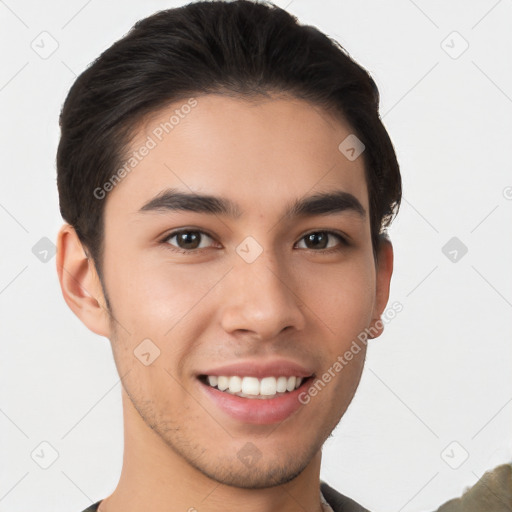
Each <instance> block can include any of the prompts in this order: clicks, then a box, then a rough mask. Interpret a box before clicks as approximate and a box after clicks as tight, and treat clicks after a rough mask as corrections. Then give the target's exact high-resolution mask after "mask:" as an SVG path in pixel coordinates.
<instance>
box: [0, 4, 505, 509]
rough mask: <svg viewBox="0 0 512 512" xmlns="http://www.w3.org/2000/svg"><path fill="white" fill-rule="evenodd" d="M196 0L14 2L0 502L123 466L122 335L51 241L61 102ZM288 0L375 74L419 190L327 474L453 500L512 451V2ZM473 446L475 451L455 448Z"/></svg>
mask: <svg viewBox="0 0 512 512" xmlns="http://www.w3.org/2000/svg"><path fill="white" fill-rule="evenodd" d="M184 3H185V2H178V1H175V2H173V1H165V2H164V1H156V0H151V1H145V2H140V1H135V0H124V1H123V2H120V1H119V2H112V1H111V2H106V1H100V0H90V1H89V2H87V1H84V0H66V1H63V0H62V1H57V0H46V1H45V2H36V1H35V0H31V1H28V0H27V1H24V0H5V1H0V42H1V48H2V50H1V52H2V65H1V68H0V109H1V118H0V130H1V132H0V141H1V153H0V155H1V171H0V172H1V187H0V229H1V231H0V232H1V236H2V244H1V246H0V258H1V260H0V261H1V271H0V335H1V353H0V372H1V373H0V375H1V386H0V461H1V462H0V511H7V510H9V511H12V512H21V511H26V510H35V509H37V510H39V511H40V512H47V511H53V512H64V511H77V512H78V511H81V510H82V509H84V508H86V507H87V506H88V505H90V504H91V503H93V502H95V501H97V500H99V499H102V498H104V497H106V496H107V495H108V494H110V493H111V492H112V491H113V489H114V488H115V485H116V484H117V481H118V478H119V474H120V469H121V462H122V448H123V447H122V441H123V439H122V436H123V433H122V416H121V399H120V396H121V393H120V390H121V387H120V383H119V377H118V375H117V372H116V368H115V366H114V362H113V358H112V353H111V349H110V344H109V341H108V340H107V339H105V338H101V337H99V336H96V335H95V334H93V333H91V332H89V331H88V330H87V329H86V328H85V327H84V326H83V325H82V324H81V323H80V321H79V320H78V319H77V318H76V317H75V316H74V315H73V313H72V312H71V311H70V310H69V309H68V308H67V306H66V304H65V302H64V300H63V299H62V296H61V292H60V288H59V285H58V280H57V274H56V270H55V258H54V257H53V258H51V259H50V260H49V261H48V262H46V263H43V262H41V261H40V260H39V259H38V258H37V257H36V256H35V255H34V254H33V252H32V248H33V246H34V245H35V244H36V243H37V242H38V241H39V240H40V239H41V238H43V237H48V238H49V239H50V240H52V241H53V242H55V237H56V234H57V231H58V229H59V227H60V225H61V222H62V220H61V218H60V214H59V210H58V196H57V187H56V171H55V152H56V148H57V144H58V139H59V129H58V115H59V110H60V108H61V105H62V103H63V101H64V98H65V96H66V94H67V91H68V90H69V88H70V86H71V84H72V83H73V81H74V79H75V77H76V75H78V74H79V73H81V72H82V71H83V70H84V69H85V67H86V66H87V65H88V64H89V63H90V62H91V61H92V60H93V59H94V58H96V57H97V56H98V55H99V54H100V53H101V52H102V51H103V50H105V49H106V48H108V47H109V46H110V45H111V44H112V43H113V42H114V41H115V40H117V39H119V38H120V37H121V36H122V35H123V34H125V33H126V32H127V31H128V30H129V28H130V27H131V26H132V25H133V24H134V23H135V21H136V20H138V19H140V18H143V17H145V16H148V15H150V14H152V13H153V12H155V11H156V10H160V9H164V8H169V7H173V6H178V5H184ZM277 4H278V5H279V6H281V7H286V8H287V10H288V11H290V12H291V13H292V14H294V15H296V16H297V17H298V18H299V21H300V22H302V23H305V24H312V25H315V26H317V27H318V28H319V29H320V30H322V31H324V32H326V33H327V34H328V35H330V36H332V37H334V38H335V39H337V40H338V41H339V42H340V43H341V44H342V45H343V46H345V47H346V49H347V50H348V51H349V53H350V54H351V55H352V56H353V57H354V58H355V59H356V60H357V61H358V62H359V63H360V64H362V65H363V66H364V67H366V68H367V69H368V70H369V71H370V72H371V74H372V76H373V77H374V79H375V80H376V82H377V84H378V86H379V88H380V91H381V96H382V103H381V116H382V118H383V121H384V124H385V125H386V128H387V129H388V131H389V133H390V135H391V138H392V140H393V143H394V145H395V148H396V151H397V154H398V158H399V162H400V164H401V171H402V178H403V188H404V197H403V203H402V208H401V211H400V213H399V215H398V217H397V219H396V220H395V222H394V224H393V226H392V228H391V229H390V236H391V239H392V241H393V244H394V248H395V272H394V275H393V279H392V287H391V298H390V303H389V304H390V305H391V304H392V303H393V302H394V301H399V302H400V303H401V304H402V305H403V311H402V312H401V313H399V315H397V316H396V318H395V319H394V320H392V321H391V322H390V323H389V324H387V325H386V328H385V332H384V334H383V335H382V336H381V337H380V338H378V339H376V340H373V341H370V344H369V352H368V357H367V366H366V368H365V371H364V373H363V377H362V381H361V384H360V387H359V390H358V392H357V394H356V397H355V398H354V400H353V402H352V405H351V407H350V408H349V410H348V412H347V413H346V415H345V416H344V417H343V419H342V421H341V423H340V425H339V426H338V427H337V429H336V430H335V432H334V435H333V437H332V438H330V439H328V441H327V442H326V445H325V448H324V456H323V467H322V474H321V477H322V479H323V480H325V481H327V482H328V483H329V484H330V485H332V486H334V487H335V488H336V489H338V490H339V491H340V492H342V493H344V494H346V495H348V496H351V497H352V498H353V499H355V500H356V501H358V502H360V503H361V504H362V505H364V506H366V507H368V508H370V509H372V510H374V511H378V512H380V511H382V512H387V511H396V512H398V511H404V512H408V511H431V510H435V509H436V508H437V507H438V506H439V505H440V504H441V503H443V502H444V501H445V500H448V499H450V498H452V497H456V496H458V495H460V494H461V493H462V492H463V490H464V488H465V487H466V486H469V485H472V484H474V483H475V482H476V481H477V479H478V478H479V477H480V476H481V475H482V474H483V473H484V471H486V470H488V469H490V468H492V467H494V466H496V465H498V464H500V463H503V462H510V461H511V460H512V440H511V435H512V434H511V432H512V429H511V425H512V378H511V373H512V372H511V362H512V345H511V331H512V326H511V322H510V320H511V312H512V286H511V284H512V271H511V268H512V265H511V262H512V241H511V236H510V234H511V231H512V230H511V226H512V200H511V198H512V188H511V187H512V173H511V162H512V143H511V135H512V59H511V55H512V31H511V30H510V27H511V26H512V24H511V22H512V2H511V1H510V0H502V1H496V0H481V1H475V0H473V1H468V0H464V1H462V0H460V1H452V2H445V1H441V0H435V1H426V0H416V1H415V2H413V1H412V0H394V1H388V2H381V1H378V0H371V1H370V0H364V1H361V0H347V1H339V0H337V1H335V0H321V1H318V0H315V1H313V0H292V1H291V2H290V0H282V1H278V2H277ZM43 31H46V32H48V33H49V34H51V37H52V38H53V39H55V40H56V41H57V42H58V48H57V49H56V51H55V52H54V53H53V54H52V55H51V56H49V57H48V58H47V59H43V58H41V57H40V56H39V54H38V53H36V51H34V50H33V48H32V47H31V45H33V44H35V43H32V42H33V41H35V42H36V43H37V41H40V39H38V37H43V36H40V34H41V32H43ZM454 31H456V32H457V33H458V34H459V35H457V34H453V32H454ZM44 37H48V36H44ZM462 38H463V39H462ZM464 40H465V41H467V43H468V44H469V47H468V49H467V50H466V51H465V52H464V53H462V55H460V56H458V58H452V57H453V56H456V55H457V54H458V53H460V51H461V50H462V49H463V48H464V44H465V43H464ZM47 41H50V40H49V39H47ZM443 41H445V42H444V43H443ZM48 47H49V46H46V48H48ZM447 52H448V53H447ZM449 53H451V54H452V56H450V55H449ZM452 237H457V238H458V239H459V240H460V242H462V243H463V244H464V245H465V246H466V247H467V249H468V252H467V254H465V255H464V256H463V257H459V259H458V261H456V262H453V261H451V260H450V259H449V258H448V257H447V256H445V254H444V253H443V252H442V248H443V246H444V245H445V244H446V243H447V242H448V241H449V240H450V239H451V238H452ZM459 255H460V253H459ZM43 441H46V442H47V443H50V445H51V446H52V447H54V449H55V450H57V452H58V454H59V456H58V458H57V460H56V461H55V462H54V463H53V464H52V465H51V466H50V467H49V468H48V469H42V468H41V467H40V466H39V465H38V464H37V463H36V462H35V461H34V460H33V459H32V458H31V453H32V452H33V451H34V450H36V452H37V450H39V452H38V453H40V450H41V446H40V443H41V442H43ZM454 441H455V442H456V444H451V443H453V442H454ZM449 445H450V447H449V449H448V450H447V451H446V452H445V451H444V450H445V448H446V447H447V446H449ZM42 448H43V451H45V453H46V456H49V455H48V454H50V448H48V446H46V445H43V446H42ZM465 452H467V453H468V458H467V460H466V461H465V462H464V463H463V464H462V465H460V467H458V468H457V469H452V468H451V467H450V466H449V465H448V464H447V462H446V461H445V460H449V462H450V463H451V464H452V465H459V464H460V461H462V460H463V458H462V456H463V454H464V453H465ZM442 453H444V454H445V455H444V458H443V456H442Z"/></svg>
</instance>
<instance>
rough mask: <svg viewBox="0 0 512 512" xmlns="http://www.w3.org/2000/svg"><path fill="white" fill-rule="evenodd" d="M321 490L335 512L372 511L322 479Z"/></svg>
mask: <svg viewBox="0 0 512 512" xmlns="http://www.w3.org/2000/svg"><path fill="white" fill-rule="evenodd" d="M320 490H321V491H322V494H323V495H324V497H325V499H326V500H327V502H328V503H329V505H330V506H331V507H332V509H333V510H334V512H370V511H369V510H368V509H366V508H364V507H363V506H361V505H359V503H356V502H355V501H354V500H352V499H350V498H347V496H343V494H340V493H339V492H338V491H337V490H336V489H333V488H332V487H331V486H330V485H328V484H327V483H326V482H323V481H320Z"/></svg>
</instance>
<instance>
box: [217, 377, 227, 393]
mask: <svg viewBox="0 0 512 512" xmlns="http://www.w3.org/2000/svg"><path fill="white" fill-rule="evenodd" d="M217 387H218V388H219V389H220V390H221V391H225V390H226V389H228V388H229V379H228V378H227V377H218V378H217Z"/></svg>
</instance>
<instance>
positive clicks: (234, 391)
mask: <svg viewBox="0 0 512 512" xmlns="http://www.w3.org/2000/svg"><path fill="white" fill-rule="evenodd" d="M313 377H314V375H310V376H309V377H298V376H288V377H287V376H284V375H281V376H275V377H264V378H258V377H253V376H243V377H242V376H238V375H232V376H229V375H219V376H217V375H199V376H198V379H199V381H200V382H202V383H203V384H204V385H206V386H209V387H210V388H213V389H216V390H218V391H221V392H223V393H228V394H230V395H234V396H238V397H241V398H248V399H253V400H254V399H256V400H269V399H274V398H278V397H281V396H285V395H289V394H290V393H292V392H294V391H295V390H298V389H299V388H303V387H306V385H307V384H306V383H307V382H308V381H310V380H311V379H313Z"/></svg>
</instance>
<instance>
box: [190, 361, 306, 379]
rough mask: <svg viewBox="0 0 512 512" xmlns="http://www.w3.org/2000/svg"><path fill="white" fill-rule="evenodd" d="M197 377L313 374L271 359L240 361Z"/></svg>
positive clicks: (302, 375)
mask: <svg viewBox="0 0 512 512" xmlns="http://www.w3.org/2000/svg"><path fill="white" fill-rule="evenodd" d="M198 375H217V376H220V375H223V376H227V377H229V376H235V375H237V376H239V377H258V378H260V379H262V378H263V377H292V376H295V377H303V378H305V377H310V376H311V375H313V372H312V371H311V370H309V369H308V368H306V367H304V366H301V365H300V364H298V363H295V362H293V361H289V360H286V359H273V360H272V361H266V362H262V361H256V360H253V361H244V362H242V361H240V362H236V363H232V364H227V365H224V366H218V367H217V368H211V369H208V370H204V371H201V372H199V373H198Z"/></svg>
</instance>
